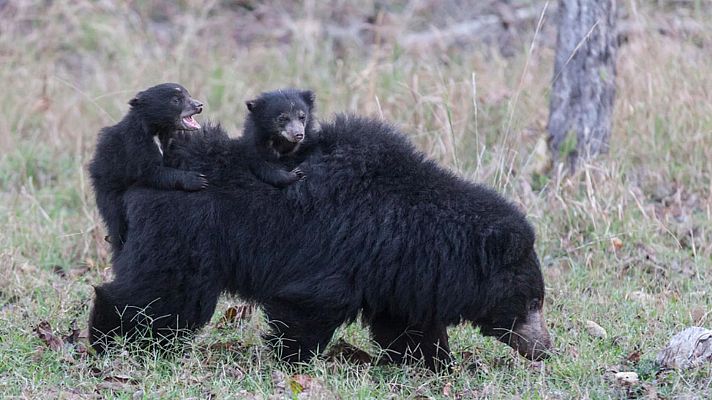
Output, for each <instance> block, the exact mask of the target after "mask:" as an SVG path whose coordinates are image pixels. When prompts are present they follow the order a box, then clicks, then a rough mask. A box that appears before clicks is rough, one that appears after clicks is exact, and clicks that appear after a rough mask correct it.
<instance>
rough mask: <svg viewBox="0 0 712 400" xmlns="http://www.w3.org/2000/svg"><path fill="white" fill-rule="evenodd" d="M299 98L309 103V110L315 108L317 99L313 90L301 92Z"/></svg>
mask: <svg viewBox="0 0 712 400" xmlns="http://www.w3.org/2000/svg"><path fill="white" fill-rule="evenodd" d="M299 96H301V98H302V100H304V102H305V103H307V105H308V106H309V108H313V107H314V99H315V98H316V96H315V95H314V92H312V91H311V90H302V91H301V92H299Z"/></svg>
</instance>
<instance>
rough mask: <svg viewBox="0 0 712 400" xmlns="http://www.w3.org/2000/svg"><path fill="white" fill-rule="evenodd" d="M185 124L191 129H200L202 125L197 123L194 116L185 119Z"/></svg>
mask: <svg viewBox="0 0 712 400" xmlns="http://www.w3.org/2000/svg"><path fill="white" fill-rule="evenodd" d="M183 122H185V124H186V125H188V126H189V127H191V128H195V129H200V124H199V123H198V121H196V120H195V119H194V118H193V116H192V115H191V116H190V117H183Z"/></svg>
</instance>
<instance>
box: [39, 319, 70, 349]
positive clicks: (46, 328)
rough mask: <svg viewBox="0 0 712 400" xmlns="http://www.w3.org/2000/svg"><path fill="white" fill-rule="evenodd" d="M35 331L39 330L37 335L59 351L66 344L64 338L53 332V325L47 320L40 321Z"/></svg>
mask: <svg viewBox="0 0 712 400" xmlns="http://www.w3.org/2000/svg"><path fill="white" fill-rule="evenodd" d="M35 332H37V336H38V337H39V338H40V340H42V341H43V342H44V343H45V344H46V345H47V346H48V347H49V348H50V349H52V350H54V351H59V350H61V349H62V346H64V342H62V339H61V338H59V337H57V336H55V335H54V334H53V333H52V327H51V326H50V324H49V322H47V321H42V322H40V323H39V325H37V327H36V328H35Z"/></svg>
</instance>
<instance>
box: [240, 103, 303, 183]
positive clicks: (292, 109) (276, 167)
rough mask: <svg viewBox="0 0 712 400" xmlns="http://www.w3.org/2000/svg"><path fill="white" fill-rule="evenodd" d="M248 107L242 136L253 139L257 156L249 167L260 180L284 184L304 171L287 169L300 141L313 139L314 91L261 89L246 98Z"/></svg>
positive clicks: (298, 176)
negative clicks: (257, 94) (259, 91)
mask: <svg viewBox="0 0 712 400" xmlns="http://www.w3.org/2000/svg"><path fill="white" fill-rule="evenodd" d="M246 105H247V109H248V111H249V113H248V115H247V119H246V121H245V130H244V133H243V137H244V138H245V140H248V141H250V142H252V144H253V146H254V149H255V151H256V153H257V157H256V158H254V159H253V162H252V163H251V168H252V171H253V172H254V173H255V175H257V176H258V177H259V178H260V179H262V180H263V181H265V182H267V183H269V184H271V185H273V186H276V187H279V188H281V187H285V186H288V185H290V184H292V183H294V182H296V181H298V180H299V179H301V178H302V177H303V176H304V174H303V172H302V171H301V169H299V168H295V169H293V170H291V171H286V170H285V169H284V167H285V166H290V164H289V161H290V159H293V158H294V156H295V155H296V153H298V152H299V149H300V148H301V147H302V144H303V143H304V142H305V141H306V142H308V141H310V140H313V136H314V130H313V122H314V115H313V112H314V93H312V92H311V91H309V90H297V89H281V90H276V91H273V92H267V93H262V94H261V95H260V97H258V98H256V99H254V100H249V101H247V102H246Z"/></svg>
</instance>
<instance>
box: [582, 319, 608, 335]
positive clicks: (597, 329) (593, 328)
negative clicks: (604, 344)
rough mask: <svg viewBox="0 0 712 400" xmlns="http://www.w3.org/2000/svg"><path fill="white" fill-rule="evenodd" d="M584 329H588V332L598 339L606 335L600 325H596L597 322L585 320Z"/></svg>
mask: <svg viewBox="0 0 712 400" xmlns="http://www.w3.org/2000/svg"><path fill="white" fill-rule="evenodd" d="M586 330H587V331H588V334H589V335H591V336H593V337H595V338H599V339H605V338H607V337H608V333H607V332H606V330H605V329H603V328H602V327H601V325H598V324H597V323H595V322H593V321H591V320H588V321H586Z"/></svg>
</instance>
